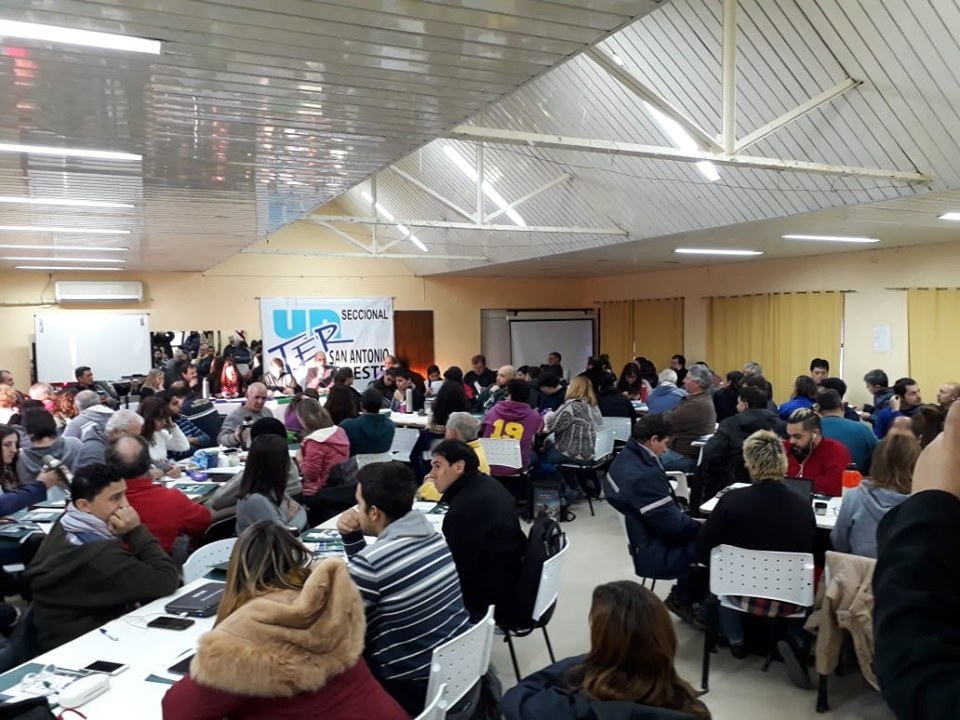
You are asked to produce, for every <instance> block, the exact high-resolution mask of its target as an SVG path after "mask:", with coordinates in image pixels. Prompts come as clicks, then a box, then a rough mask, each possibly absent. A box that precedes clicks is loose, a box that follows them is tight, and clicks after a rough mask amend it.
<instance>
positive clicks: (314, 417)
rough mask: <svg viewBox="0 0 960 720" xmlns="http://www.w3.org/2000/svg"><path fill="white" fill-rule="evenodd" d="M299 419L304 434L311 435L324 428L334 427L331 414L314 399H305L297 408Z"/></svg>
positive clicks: (302, 399)
mask: <svg viewBox="0 0 960 720" xmlns="http://www.w3.org/2000/svg"><path fill="white" fill-rule="evenodd" d="M297 417H298V418H300V424H301V425H303V429H304V432H305V433H306V434H310V433H312V432H316V431H317V430H321V429H323V428H328V427H333V418H331V417H330V412H329V411H328V410H327V409H326V408H325V407H323V406H322V405H321V404H320V403H319V402H317V401H316V400H314V399H313V398H312V397H303V398H301V399H300V404H299V406H298V407H297Z"/></svg>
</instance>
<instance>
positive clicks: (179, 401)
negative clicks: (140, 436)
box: [160, 383, 215, 460]
mask: <svg viewBox="0 0 960 720" xmlns="http://www.w3.org/2000/svg"><path fill="white" fill-rule="evenodd" d="M174 384H175V385H177V386H178V387H177V389H176V390H167V391H166V392H163V393H161V394H160V397H163V398H166V400H167V408H168V409H169V410H170V418H171V419H172V420H173V421H174V422H175V423H176V424H177V427H178V428H180V431H181V432H182V433H183V434H184V437H186V438H187V442H188V443H189V444H190V448H189V449H188V450H184V451H182V452H176V451H172V450H171V451H169V453H168V455H169V457H170V458H172V459H173V460H182V459H184V458H188V457H192V456H193V453H195V452H196V451H197V450H199V449H200V448H208V447H213V445H214V442H215V440H214V438H211V437H210V436H209V435H207V434H206V433H205V432H204V431H203V430H202V429H201V428H200V427H199V426H198V425H195V424H194V423H193V421H192V420H190V418H187V417H184V415H183V401H184V400H185V399H186V398H187V396H189V394H190V390H188V389H187V388H183V387H180V386H179V383H174Z"/></svg>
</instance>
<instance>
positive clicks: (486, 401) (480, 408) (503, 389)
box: [473, 365, 517, 415]
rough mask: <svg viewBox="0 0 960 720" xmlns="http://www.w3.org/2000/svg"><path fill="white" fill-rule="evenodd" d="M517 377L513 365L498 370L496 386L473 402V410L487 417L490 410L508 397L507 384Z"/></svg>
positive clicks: (490, 387) (487, 388)
mask: <svg viewBox="0 0 960 720" xmlns="http://www.w3.org/2000/svg"><path fill="white" fill-rule="evenodd" d="M516 377H517V371H516V369H515V368H514V367H513V365H504V366H503V367H501V368H500V369H499V370H497V379H496V380H495V381H494V384H493V385H491V386H489V387H486V388H484V389H483V392H481V393H480V395H479V396H478V397H477V399H476V400H474V401H473V409H474V411H475V412H477V413H479V414H480V415H486V414H487V413H488V412H489V411H490V408H492V407H493V406H494V405H496V404H497V403H498V402H500V401H501V400H503V399H504V398H506V397H507V383H509V382H510V381H511V380H513V379H515V378H516Z"/></svg>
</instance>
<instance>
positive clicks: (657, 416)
mask: <svg viewBox="0 0 960 720" xmlns="http://www.w3.org/2000/svg"><path fill="white" fill-rule="evenodd" d="M672 436H673V423H671V422H670V421H669V420H667V416H666V415H664V414H663V413H651V414H649V415H644V416H643V417H642V418H640V419H639V420H637V422H635V423H634V424H633V439H634V440H636V441H637V442H638V443H641V444H643V443H645V442H647V440H650V439H652V438H655V437H658V438H665V437H672Z"/></svg>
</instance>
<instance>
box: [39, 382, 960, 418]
mask: <svg viewBox="0 0 960 720" xmlns="http://www.w3.org/2000/svg"><path fill="white" fill-rule="evenodd" d="M30 389H31V390H33V388H30ZM957 400H960V383H958V382H955V381H950V382H945V383H944V384H943V385H941V386H940V389H939V390H937V407H938V408H939V410H940V412H941V413H943V416H944V417H946V416H947V413H948V412H950V407H951V406H952V405H953V404H954V403H955V402H956V401H957Z"/></svg>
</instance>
